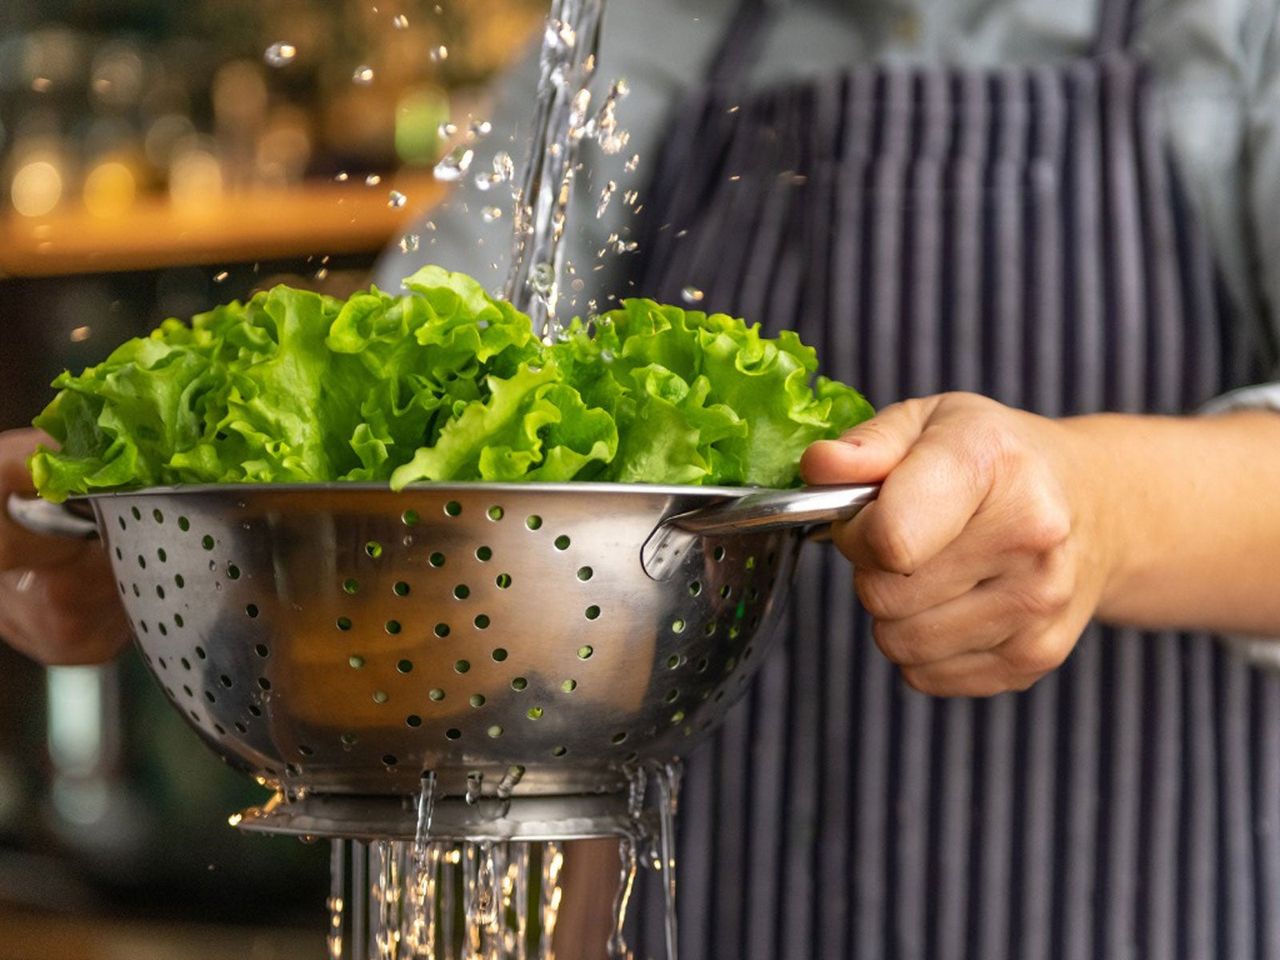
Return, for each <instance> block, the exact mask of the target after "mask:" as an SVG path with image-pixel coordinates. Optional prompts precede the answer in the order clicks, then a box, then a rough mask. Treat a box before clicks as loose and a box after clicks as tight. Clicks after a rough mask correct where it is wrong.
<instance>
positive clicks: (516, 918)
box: [327, 0, 680, 960]
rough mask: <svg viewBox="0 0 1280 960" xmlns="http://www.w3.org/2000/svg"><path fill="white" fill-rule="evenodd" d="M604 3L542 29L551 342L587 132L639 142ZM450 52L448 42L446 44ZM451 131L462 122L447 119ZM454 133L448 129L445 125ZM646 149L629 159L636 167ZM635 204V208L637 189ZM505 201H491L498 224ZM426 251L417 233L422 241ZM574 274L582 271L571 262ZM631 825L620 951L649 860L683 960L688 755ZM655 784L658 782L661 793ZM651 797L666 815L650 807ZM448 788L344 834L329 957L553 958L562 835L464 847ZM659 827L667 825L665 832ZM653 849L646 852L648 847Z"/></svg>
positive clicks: (460, 164) (476, 129) (534, 179)
mask: <svg viewBox="0 0 1280 960" xmlns="http://www.w3.org/2000/svg"><path fill="white" fill-rule="evenodd" d="M603 14H604V0H552V3H551V11H550V15H549V17H548V19H547V25H546V30H545V32H544V36H543V46H542V54H541V60H540V63H541V77H540V80H539V84H538V92H537V103H536V108H535V112H534V122H533V129H532V139H531V143H530V147H529V155H528V159H527V162H526V164H525V167H524V170H523V173H522V176H521V178H520V181H519V183H518V184H513V189H512V199H513V212H512V223H513V236H512V250H511V268H510V273H509V275H508V278H507V284H506V296H507V298H508V299H509V300H510V301H511V302H512V303H513V304H514V305H515V306H517V307H518V308H520V309H522V310H524V311H525V312H527V313H528V314H529V315H530V316H531V317H532V318H533V321H534V326H535V329H537V330H539V331H540V332H541V334H542V335H543V336H544V337H545V338H548V339H550V338H554V337H556V336H558V335H559V334H560V332H561V331H562V329H563V327H562V323H561V321H560V319H559V318H558V317H557V310H558V308H559V306H560V297H561V293H562V289H561V285H562V282H563V279H564V277H565V274H566V266H567V265H566V262H565V246H564V243H563V240H564V235H565V229H566V223H567V219H568V214H569V207H570V202H571V200H572V197H573V191H574V187H575V181H576V180H577V178H578V175H579V173H580V171H581V169H582V162H581V148H582V144H583V142H584V141H594V142H595V143H596V144H597V145H598V146H599V148H600V150H601V152H603V153H604V154H606V155H616V154H618V153H620V152H621V151H622V150H624V149H625V148H626V147H627V144H628V140H629V137H628V134H627V133H626V131H625V130H623V129H621V128H620V127H619V125H618V117H617V109H618V104H619V102H620V101H621V100H622V99H623V98H624V97H626V95H627V92H628V90H627V84H626V81H624V80H615V81H613V82H612V83H611V84H610V85H609V86H608V89H607V91H606V92H605V95H604V96H603V98H602V99H601V101H600V104H599V106H598V107H596V108H594V109H593V102H592V101H593V93H592V90H591V88H590V87H591V82H592V80H593V78H594V76H595V73H596V68H597V65H598V63H597V56H598V51H599V37H600V28H601V21H602V18H603ZM441 49H443V48H441ZM444 127H448V128H449V129H448V130H447V131H444V132H447V133H450V134H454V133H457V127H456V126H454V125H453V124H446V125H444ZM442 131H443V127H442ZM467 133H468V136H469V138H470V139H469V140H467V141H466V142H463V143H461V144H459V145H458V146H456V147H455V148H454V149H453V150H452V151H451V152H450V153H449V154H448V155H447V156H446V157H445V158H444V159H443V160H442V161H441V162H440V164H439V165H438V166H437V167H436V174H437V176H438V177H439V178H440V179H442V180H446V181H448V180H455V181H456V180H460V179H462V178H463V177H464V176H466V174H467V172H468V169H469V167H470V166H471V163H472V161H473V157H474V153H473V151H472V149H471V144H472V143H474V141H475V140H476V139H478V138H479V137H481V136H484V135H486V134H488V133H489V125H488V124H487V123H480V124H472V125H471V128H470V129H469V131H468V132H467ZM638 160H639V157H633V158H632V159H631V160H630V161H629V162H628V163H627V166H626V170H627V172H628V173H630V172H633V171H634V170H635V167H636V164H637V162H638ZM513 173H514V171H513V164H512V161H511V158H510V157H509V156H508V155H507V154H506V153H499V154H498V155H497V157H495V159H494V162H493V172H491V173H490V172H487V171H486V172H481V173H479V174H477V175H476V181H475V182H476V185H477V187H478V188H479V189H480V190H482V191H484V192H489V191H491V190H493V189H494V188H496V187H497V186H498V185H499V184H502V183H508V182H511V181H513V180H514V176H513ZM617 190H618V185H617V183H616V182H614V181H609V182H607V183H606V184H604V186H603V188H602V189H601V191H600V195H599V197H598V199H597V201H596V204H595V208H596V216H597V218H600V217H603V216H604V214H605V212H606V210H607V208H608V206H609V205H610V203H611V202H612V201H613V198H614V195H615V193H616V192H617ZM625 201H626V202H627V203H628V204H630V205H632V206H633V207H634V205H635V203H636V196H635V192H634V191H627V192H626V194H625ZM500 216H501V209H500V208H498V207H496V206H486V207H485V210H484V218H485V220H486V221H487V222H492V221H494V220H497V219H499V218H500ZM413 246H414V248H416V246H417V238H416V237H415V238H414V243H413ZM634 246H635V244H634V243H631V242H628V241H627V240H625V239H622V238H619V237H618V236H616V235H613V236H610V237H609V239H608V241H607V243H606V248H607V249H606V250H604V251H601V255H604V254H605V253H606V252H609V250H612V252H628V251H630V250H632V249H634ZM570 272H572V269H571V268H570ZM523 775H524V768H523V767H520V766H513V767H511V768H510V769H509V770H508V772H507V774H506V776H504V777H503V778H502V780H501V781H500V782H499V783H498V784H497V786H496V788H495V789H494V790H493V791H491V792H489V793H486V791H485V788H484V783H483V778H482V777H481V776H480V775H479V774H475V775H473V776H471V777H468V780H467V787H466V793H465V796H464V797H462V798H460V799H462V800H464V801H465V802H466V803H468V804H470V805H472V806H476V805H480V804H491V805H492V806H491V807H485V808H484V809H486V810H491V811H492V814H493V816H494V818H499V817H502V816H505V815H506V813H507V811H508V808H509V805H510V801H511V795H512V791H513V790H514V788H515V786H516V785H517V784H518V783H519V781H520V778H521V777H522V776H523ZM626 776H627V781H628V787H629V812H630V829H629V831H628V832H627V833H625V834H624V835H622V836H621V837H620V838H619V842H618V846H619V874H618V889H617V893H616V895H615V898H614V909H613V914H614V915H613V917H612V918H611V920H610V927H609V941H608V957H609V960H635V955H634V953H633V952H632V951H631V949H630V948H629V947H628V945H627V943H626V939H625V931H624V928H625V926H626V920H627V912H628V906H629V904H630V901H631V895H632V891H633V889H634V886H635V882H636V877H637V873H638V867H639V865H640V864H641V863H645V864H647V865H650V866H652V867H653V868H654V869H655V870H657V871H658V872H659V873H660V875H661V878H662V889H663V895H664V902H665V908H666V923H665V934H666V936H665V939H666V953H667V960H676V917H675V866H676V864H675V813H676V804H677V796H678V792H679V782H680V771H679V766H678V764H675V763H671V764H666V765H656V766H652V767H650V768H649V769H648V770H646V769H644V768H641V767H634V768H630V769H628V770H627V771H626ZM650 788H652V789H650ZM651 794H652V796H653V802H654V806H655V807H656V817H654V818H652V819H649V818H647V817H646V804H647V800H648V798H649V797H650V795H651ZM440 799H441V798H440V797H438V796H437V783H436V777H435V774H434V773H431V772H427V773H424V774H423V778H422V788H421V792H420V794H419V796H418V798H417V831H416V836H415V838H414V840H413V841H412V842H406V841H399V840H378V841H373V842H370V843H366V842H362V841H347V840H335V841H334V843H333V853H332V860H331V870H332V888H331V892H330V897H329V901H328V906H329V913H330V921H329V930H328V939H327V948H328V956H329V958H330V960H375V958H376V960H532V958H539V960H554V956H555V954H554V938H555V931H556V924H557V921H558V918H559V912H560V908H561V901H562V897H563V891H562V889H561V882H560V878H561V870H562V868H563V866H564V862H565V857H564V850H563V848H562V845H561V844H560V843H558V842H547V843H528V842H518V841H511V842H494V841H485V842H481V843H459V842H456V841H453V840H445V839H439V840H436V839H433V837H432V834H431V827H432V820H433V814H434V812H435V809H436V805H437V803H438V802H439V800H440ZM650 824H654V825H656V830H654V829H653V828H652V827H651V826H650ZM642 851H643V852H645V853H644V855H642Z"/></svg>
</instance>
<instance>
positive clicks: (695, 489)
mask: <svg viewBox="0 0 1280 960" xmlns="http://www.w3.org/2000/svg"><path fill="white" fill-rule="evenodd" d="M338 492H349V493H366V494H367V493H391V494H404V493H427V492H438V493H452V492H472V493H474V492H481V493H502V494H509V493H510V494H518V493H543V494H568V493H581V494H605V493H608V494H619V493H624V494H625V493H636V494H640V493H642V494H646V495H649V496H659V497H664V496H667V497H670V496H680V497H690V496H692V497H697V498H699V499H713V498H714V499H739V498H742V497H745V496H748V495H749V494H757V493H782V492H784V491H783V490H781V489H779V488H770V487H754V486H743V487H725V486H715V487H699V486H692V485H680V484H651V483H607V482H600V481H583V482H576V481H569V482H563V483H543V482H530V483H487V482H482V481H450V482H440V483H413V484H410V485H409V486H407V487H404V488H403V489H402V490H398V491H393V490H392V489H391V488H390V487H389V486H388V485H387V484H385V483H368V482H350V483H348V482H343V481H336V482H325V483H207V484H194V483H192V484H176V485H172V486H162V487H138V488H137V489H129V490H104V491H102V492H100V493H78V494H73V495H71V496H69V497H68V498H67V502H68V503H75V502H82V503H93V502H94V501H98V500H113V499H123V498H127V497H172V496H187V495H192V494H233V495H241V496H243V495H252V494H255V493H301V494H320V493H326V494H331V493H338Z"/></svg>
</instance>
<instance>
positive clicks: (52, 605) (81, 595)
mask: <svg viewBox="0 0 1280 960" xmlns="http://www.w3.org/2000/svg"><path fill="white" fill-rule="evenodd" d="M0 608H2V609H3V610H4V614H5V616H4V620H5V622H4V624H2V625H0V626H3V629H4V632H5V636H6V639H8V640H9V642H10V643H11V644H12V645H13V646H14V647H15V648H17V649H19V650H21V651H22V652H23V653H26V654H27V655H28V656H30V657H32V658H33V659H35V660H38V661H40V662H41V663H45V664H51V665H54V664H87V663H101V662H103V661H105V660H109V659H111V658H112V657H114V656H115V655H116V654H117V653H119V652H120V650H121V649H123V647H124V646H125V645H126V644H127V643H128V639H129V627H128V620H127V618H126V616H125V613H124V608H123V606H122V604H121V602H120V598H119V595H118V594H117V593H116V587H115V581H114V580H113V579H112V578H111V573H110V568H109V566H108V565H107V562H106V558H105V557H104V556H103V555H102V553H101V551H100V550H91V551H87V552H86V553H85V555H84V556H82V557H79V558H77V559H76V560H75V561H73V562H72V563H70V564H67V565H66V566H64V567H58V568H42V569H35V570H10V571H6V572H5V573H3V574H0Z"/></svg>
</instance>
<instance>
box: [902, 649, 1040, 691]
mask: <svg viewBox="0 0 1280 960" xmlns="http://www.w3.org/2000/svg"><path fill="white" fill-rule="evenodd" d="M1040 676H1042V674H1037V675H1023V674H1017V673H1014V672H1013V671H1012V670H1011V668H1010V667H1009V664H1008V663H1006V662H1005V661H1004V660H1003V659H1002V658H1001V657H1000V656H999V655H998V654H996V653H995V652H993V651H989V650H986V651H979V652H977V653H962V654H960V655H959V656H955V657H951V658H950V659H948V660H942V661H939V662H937V663H930V664H927V665H925V666H919V667H903V668H902V679H903V680H905V681H906V682H907V684H908V686H910V687H911V688H912V689H914V690H917V691H919V692H920V693H924V694H928V695H929V696H931V697H993V696H996V695H997V694H1001V693H1007V692H1009V691H1012V690H1026V689H1027V688H1028V687H1030V686H1031V685H1032V684H1033V683H1035V682H1036V681H1037V680H1039V679H1040Z"/></svg>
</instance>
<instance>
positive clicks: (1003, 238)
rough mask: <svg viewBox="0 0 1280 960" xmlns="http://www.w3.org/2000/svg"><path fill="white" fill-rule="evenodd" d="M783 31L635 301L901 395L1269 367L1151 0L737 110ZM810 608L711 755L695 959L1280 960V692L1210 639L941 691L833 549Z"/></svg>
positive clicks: (803, 599)
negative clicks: (883, 642)
mask: <svg viewBox="0 0 1280 960" xmlns="http://www.w3.org/2000/svg"><path fill="white" fill-rule="evenodd" d="M762 7H763V4H748V5H747V6H746V7H745V8H744V10H743V11H742V14H741V15H740V16H739V18H738V20H737V22H736V24H735V26H734V28H733V31H732V32H731V36H730V38H729V39H728V40H727V41H726V42H725V43H724V51H725V52H724V54H723V55H722V56H721V57H720V58H719V59H718V61H717V64H716V67H715V70H714V71H713V75H712V77H711V80H710V82H709V83H708V84H707V86H706V88H705V89H704V90H702V91H700V92H699V94H698V95H697V96H696V98H695V100H694V102H693V103H691V104H686V105H684V107H683V110H682V111H681V114H680V116H679V118H677V119H676V120H674V121H673V135H672V136H671V138H670V140H669V142H668V143H667V145H666V149H665V153H664V157H663V161H662V164H661V168H660V172H659V173H658V175H657V180H656V183H655V184H654V186H653V187H652V188H651V189H650V191H649V194H648V196H649V203H650V206H649V210H650V217H651V218H650V220H649V223H648V227H647V228H646V234H647V235H646V236H645V238H644V242H643V243H642V252H641V254H640V256H641V257H642V258H643V262H642V266H641V268H640V270H639V272H638V277H639V278H640V280H641V282H640V285H639V289H640V290H641V291H642V292H643V293H645V294H646V295H649V296H653V297H656V298H659V299H664V300H666V301H669V302H678V297H679V296H680V293H681V290H682V289H683V288H684V287H686V286H694V287H697V288H700V289H702V290H704V291H705V294H706V298H705V302H706V303H707V304H709V305H714V306H715V308H716V309H723V310H725V311H732V312H734V313H736V314H737V315H741V316H745V317H747V318H748V319H750V320H759V321H762V322H763V323H764V324H765V326H766V327H769V328H772V329H773V330H776V329H778V328H782V327H790V328H794V329H796V330H798V331H799V332H800V334H801V336H802V337H803V339H804V340H805V341H806V342H807V343H809V344H812V345H813V346H815V347H816V348H817V349H818V353H819V356H820V358H821V359H822V361H823V364H824V372H825V373H827V374H828V375H830V376H834V377H838V378H840V379H842V380H845V381H847V382H849V383H853V384H855V385H857V386H858V387H860V388H861V389H863V390H864V391H866V392H867V394H868V395H869V397H870V398H871V400H872V401H873V402H875V403H877V404H881V405H883V404H887V403H890V402H892V401H893V400H895V399H899V398H904V397H910V396H919V395H923V394H929V393H934V392H938V391H943V390H969V391H976V392H979V393H982V394H986V395H987V396H990V397H994V398H996V399H998V400H1000V401H1002V402H1004V403H1006V404H1011V405H1014V406H1017V407H1022V408H1025V409H1029V410H1034V411H1037V412H1039V413H1042V414H1046V415H1050V416H1059V415H1066V414H1077V413H1087V412H1091V411H1099V410H1117V411H1151V412H1160V413H1179V412H1186V411H1191V410H1194V409H1195V408H1196V407H1197V406H1198V405H1199V404H1201V403H1202V402H1204V401H1206V400H1208V399H1209V398H1211V397H1213V396H1214V395H1216V394H1218V393H1220V392H1222V391H1224V390H1226V389H1228V388H1231V387H1235V386H1239V385H1242V384H1245V383H1247V382H1250V381H1251V380H1254V379H1255V378H1256V377H1258V376H1259V374H1260V371H1261V370H1262V369H1263V366H1264V361H1265V359H1266V358H1265V357H1264V356H1262V354H1263V352H1264V351H1263V349H1262V347H1261V346H1260V344H1261V340H1260V339H1259V338H1258V337H1255V336H1251V335H1249V334H1248V333H1247V332H1246V331H1242V330H1241V329H1240V326H1239V324H1238V323H1236V322H1235V319H1234V317H1233V316H1232V311H1231V309H1230V305H1229V304H1228V302H1227V301H1226V299H1225V297H1223V296H1221V295H1220V294H1219V286H1218V284H1217V283H1216V279H1215V273H1214V268H1213V264H1212V260H1211V256H1210V251H1209V249H1208V245H1207V242H1206V236H1205V234H1204V233H1203V232H1202V231H1201V230H1200V229H1199V228H1198V226H1197V224H1196V223H1195V222H1194V220H1193V217H1192V215H1191V211H1190V210H1189V209H1188V207H1187V205H1186V204H1185V203H1184V202H1183V200H1182V198H1181V197H1180V195H1179V193H1178V191H1177V189H1176V184H1175V181H1174V176H1173V169H1172V166H1171V164H1170V163H1169V158H1168V154H1167V150H1166V146H1165V143H1164V142H1163V139H1162V136H1161V132H1160V129H1159V122H1158V111H1157V110H1155V109H1154V107H1153V94H1152V91H1151V88H1150V85H1149V84H1148V82H1147V79H1146V77H1145V75H1144V72H1143V70H1142V68H1141V66H1140V64H1138V63H1137V62H1135V60H1134V58H1132V57H1131V56H1130V54H1129V52H1128V43H1127V36H1128V34H1129V32H1130V21H1131V19H1132V11H1131V9H1130V7H1131V0H1106V2H1104V8H1105V9H1104V13H1103V16H1102V18H1101V20H1102V24H1103V26H1102V30H1101V36H1100V37H1099V39H1098V41H1097V46H1096V50H1095V51H1094V52H1093V54H1092V55H1090V56H1089V57H1087V58H1083V59H1081V60H1079V61H1077V62H1070V63H1066V64H1059V65H1055V66H1045V67H1040V66H1036V67H1025V68H1005V69H999V70H995V71H970V70H954V69H944V68H926V69H912V68H895V67H867V68H859V69H855V70H854V71H852V72H850V73H846V74H843V75H839V76H831V77H829V78H825V79H822V80H820V81H817V82H811V81H805V82H803V83H798V84H796V85H792V86H786V87H781V88H774V89H770V90H767V91H764V92H761V93H752V94H749V95H744V94H742V93H741V91H742V89H743V87H742V86H741V85H740V84H739V85H735V82H734V81H735V79H737V77H738V76H739V75H740V74H741V73H742V72H743V71H744V70H745V68H746V65H747V64H748V63H749V62H750V60H751V59H752V56H753V54H752V51H753V50H754V49H755V43H756V41H758V39H759V37H760V34H761V31H762V29H763V28H764V27H765V26H766V24H767V16H766V15H765V14H764V13H763V12H762V9H761V8H762ZM735 89H737V90H738V91H739V93H735V92H734V90H735ZM791 608H792V609H791V613H790V615H789V617H790V619H789V623H788V624H787V625H786V626H785V627H784V628H783V629H784V630H785V638H784V640H783V642H782V643H781V644H779V645H778V647H777V649H776V650H775V655H774V656H773V657H772V658H771V659H770V660H769V661H768V663H767V665H766V666H765V667H764V668H763V670H762V672H761V675H760V676H759V678H758V680H757V682H756V683H755V685H754V687H753V689H752V690H751V692H750V694H749V695H748V696H747V697H746V699H745V701H744V702H742V703H741V704H739V706H738V707H737V708H736V709H735V711H734V712H733V714H732V717H731V718H730V720H729V721H728V723H727V724H726V725H725V727H724V728H723V729H722V730H721V731H720V733H719V734H718V735H717V736H716V737H715V738H714V739H713V740H712V741H710V742H709V743H707V744H706V745H705V746H704V747H702V748H700V749H699V750H698V751H697V752H696V753H695V754H694V755H693V756H691V757H690V758H689V760H688V765H687V772H686V777H685V787H684V791H683V796H682V808H681V810H682V814H681V822H680V838H679V852H680V889H679V909H680V922H681V931H680V941H681V956H682V957H683V958H685V960H699V958H724V960H741V958H751V960H777V958H795V960H812V958H823V960H844V958H847V957H855V958H875V960H879V958H924V957H928V958H941V960H954V958H961V957H972V958H979V960H1001V958H1018V960H1037V958H1067V960H1086V958H1094V957H1108V958H1110V957H1148V958H1152V960H1164V958H1174V957H1178V958H1195V960H1219V958H1231V960H1237V958H1238V960H1244V958H1250V960H1254V958H1269V957H1274V958H1280V678H1277V677H1275V676H1271V675H1268V674H1264V673H1262V672H1259V671H1257V670H1254V669H1253V668H1251V667H1249V666H1248V665H1246V664H1245V663H1244V662H1242V661H1241V660H1239V659H1236V658H1235V657H1233V656H1232V655H1230V654H1229V653H1227V652H1226V651H1225V650H1224V649H1223V648H1222V647H1220V646H1219V645H1218V644H1216V643H1215V642H1214V640H1213V639H1212V638H1210V637H1208V636H1204V635H1198V634H1188V633H1177V632H1166V633H1140V632H1137V631H1132V630H1111V629H1103V628H1100V627H1096V626H1094V627H1091V628H1090V629H1089V630H1088V632H1087V633H1086V635H1085V637H1084V638H1083V639H1082V640H1081V642H1080V644H1079V647H1078V648H1077V649H1076V651H1075V652H1074V654H1073V655H1072V656H1071V658H1070V659H1069V660H1068V662H1067V663H1066V665H1065V666H1064V667H1063V668H1062V669H1060V670H1059V671H1057V672H1056V673H1055V674H1053V675H1051V676H1049V677H1047V678H1045V679H1044V680H1042V681H1041V682H1040V683H1038V684H1037V685H1036V686H1035V687H1034V688H1033V689H1032V690H1030V691H1029V692H1027V693H1025V694H1020V695H1012V694H1010V695H1005V696H1000V697H996V698H994V699H989V700H977V701H971V700H935V699H930V698H928V697H925V696H922V695H919V694H917V693H914V692H913V691H911V690H910V689H909V688H907V687H906V686H905V685H904V684H903V683H902V682H901V680H900V679H899V677H898V675H897V673H896V672H895V670H894V669H893V668H892V666H891V665H890V664H889V663H888V662H887V661H886V660H885V659H884V658H883V657H882V656H881V655H880V653H879V652H878V651H877V649H876V648H875V646H874V644H873V642H872V639H871V635H870V629H869V626H870V623H869V618H868V617H867V616H866V615H865V614H864V613H863V612H862V611H861V610H860V609H859V608H858V607H857V604H856V600H855V597H854V594H853V592H852V588H851V586H850V570H849V567H848V565H847V564H846V563H845V562H844V561H843V560H842V559H841V558H840V557H839V556H838V555H837V554H836V553H835V551H834V550H830V549H817V548H810V549H809V550H807V551H806V556H805V559H804V562H803V564H802V569H801V571H800V574H799V576H798V578H797V582H796V588H795V593H794V600H793V602H792V605H791ZM640 902H641V905H640V907H639V909H637V910H636V913H637V914H639V915H640V921H639V923H638V924H637V930H636V932H635V941H636V942H637V943H638V945H639V948H640V952H639V954H638V955H639V956H641V957H646V956H653V957H657V956H661V955H662V950H663V948H662V930H661V895H660V892H659V888H658V886H657V885H656V884H653V883H650V885H649V886H647V887H646V888H644V889H643V890H642V891H641V893H640Z"/></svg>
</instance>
